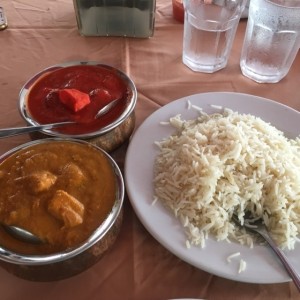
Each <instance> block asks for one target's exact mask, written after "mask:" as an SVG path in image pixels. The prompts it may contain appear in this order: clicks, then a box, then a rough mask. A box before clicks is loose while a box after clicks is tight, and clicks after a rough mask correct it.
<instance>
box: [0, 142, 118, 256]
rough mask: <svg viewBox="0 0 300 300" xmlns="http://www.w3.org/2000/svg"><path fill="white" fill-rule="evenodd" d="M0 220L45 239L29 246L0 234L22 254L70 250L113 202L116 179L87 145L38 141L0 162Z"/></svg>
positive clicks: (0, 240) (4, 243) (3, 242)
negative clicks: (41, 242)
mask: <svg viewBox="0 0 300 300" xmlns="http://www.w3.org/2000/svg"><path fill="white" fill-rule="evenodd" d="M0 190H1V193H0V221H1V222H2V223H5V224H9V225H16V226H19V227H21V228H24V229H26V230H28V231H30V232H32V233H34V234H35V235H37V236H38V237H40V238H41V239H42V240H44V241H45V243H43V244H37V245H35V244H29V243H25V242H21V241H19V240H17V239H16V238H13V237H12V236H10V235H9V234H8V233H7V232H5V230H3V229H1V230H0V244H1V245H2V246H5V247H7V248H9V249H12V250H14V251H18V252H22V253H27V254H47V253H53V252H57V251H61V250H65V249H68V248H70V247H73V246H76V245H78V244H79V243H81V242H82V241H84V240H85V239H87V238H88V237H89V236H90V234H91V233H92V232H93V231H94V230H95V229H96V228H97V227H98V226H99V225H100V224H101V223H102V222H103V220H104V219H105V218H106V216H107V215H108V213H109V212H110V211H111V209H112V207H113V204H114V201H115V194H116V192H115V190H116V180H115V174H114V170H113V167H112V166H111V163H110V161H109V159H108V158H107V157H106V155H105V154H103V153H102V152H100V151H99V150H97V149H96V148H94V147H93V146H91V145H88V144H82V143H74V142H68V141H54V142H43V143H41V144H35V145H32V146H29V147H27V148H24V149H22V150H20V151H18V152H16V153H15V154H13V155H12V156H10V157H8V158H7V159H5V160H4V161H3V162H2V163H1V164H0Z"/></svg>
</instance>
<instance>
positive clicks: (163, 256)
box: [0, 0, 300, 300]
mask: <svg viewBox="0 0 300 300" xmlns="http://www.w3.org/2000/svg"><path fill="white" fill-rule="evenodd" d="M0 6H2V7H4V10H5V13H6V15H7V18H8V22H9V27H8V28H7V29H6V30H4V31H2V32H0V51H1V56H0V95H1V99H0V110H1V113H2V116H1V118H0V127H13V126H22V125H25V123H24V121H23V120H22V119H21V117H20V115H19V112H18V94H19V91H20V88H21V87H22V85H23V84H24V83H25V82H26V81H27V80H28V79H29V78H30V77H31V76H33V75H34V74H35V73H36V72H39V71H40V70H42V69H43V68H46V67H48V66H51V65H53V64H57V63H61V62H65V61H74V60H96V61H100V62H102V63H106V64H110V65H113V66H115V67H117V68H120V69H121V70H123V71H124V72H126V73H127V74H128V75H129V76H130V77H131V78H132V79H133V81H134V82H135V84H136V86H137V90H138V102H137V106H136V116H137V124H136V127H138V126H139V125H140V124H141V123H142V122H143V120H144V119H145V118H146V117H147V116H149V115H150V114H151V113H152V112H154V111H155V110H157V109H158V108H160V107H161V106H162V105H164V104H167V103H168V102H170V101H173V100H175V99H178V98H181V97H183V96H187V95H191V94H195V93H202V92H211V91H230V92H241V93H248V94H253V95H258V96H262V97H266V98H269V99H273V100H275V101H278V102H281V103H284V104H287V105H289V106H291V107H293V108H295V109H298V110H300V95H299V86H300V55H299V54H298V56H297V58H296V61H295V62H294V64H293V66H292V69H291V70H290V72H289V74H288V76H287V77H286V78H285V79H283V80H282V81H281V82H280V83H277V84H257V83H255V82H253V81H251V80H249V79H247V78H245V77H243V75H242V74H241V72H240V68H239V57H240V51H241V45H242V41H243V37H244V31H245V25H246V20H242V21H241V22H240V24H239V28H238V31H237V35H236V39H235V42H234V45H233V49H232V52H231V56H230V60H229V63H228V66H227V67H226V68H225V69H223V70H221V71H219V72H217V73H215V74H201V73H194V72H192V71H191V70H189V69H188V68H186V67H185V66H184V65H183V64H182V62H181V53H182V33H183V25H182V24H180V23H178V22H177V21H175V20H174V19H173V17H172V7H171V0H158V2H157V9H156V23H155V33H154V36H153V37H151V38H149V39H133V38H122V37H82V36H80V35H79V33H78V30H77V25H76V20H75V14H74V8H73V3H72V0H44V1H40V0H30V1H27V0H2V1H0ZM287 122H288V120H287ZM26 141H29V137H28V136H19V137H13V138H8V139H3V140H0V154H1V153H3V152H5V151H7V150H8V149H10V148H12V147H14V146H16V145H19V144H21V143H23V142H26ZM125 154H126V146H125V145H124V146H122V147H121V148H119V149H118V150H117V151H115V152H114V153H113V154H112V155H113V157H114V158H115V159H116V161H117V162H118V164H119V165H120V166H121V167H123V163H124V158H125ZM0 192H1V191H0ZM212 259H213V257H212ZM180 297H181V298H183V297H186V298H192V297H194V298H197V297H198V298H205V299H300V297H299V294H298V292H297V290H296V288H295V287H294V285H293V284H292V283H282V284H270V285H260V284H247V283H239V282H234V281H231V280H227V279H223V278H220V277H218V276H214V275H211V274H208V273H206V272H204V271H202V270H199V269H196V268H194V267H193V266H190V265H189V264H187V263H185V262H183V261H181V260H180V259H179V258H177V257H175V256H174V255H173V254H171V253H170V252H169V251H168V250H166V249H165V248H163V247H162V246H161V245H160V244H159V243H158V242H157V241H156V240H155V239H154V238H153V237H152V236H151V235H150V234H149V233H148V232H147V231H146V230H145V228H144V227H143V225H142V224H141V223H140V221H139V220H138V218H137V217H136V215H135V213H134V211H133V209H132V207H131V205H130V202H129V200H128V199H127V198H126V199H125V218H124V224H123V227H122V230H121V233H120V235H119V238H118V240H117V242H116V243H115V245H114V247H113V249H112V250H111V251H110V252H109V253H107V255H106V256H105V257H104V258H103V259H102V260H101V261H99V262H98V263H97V264H96V265H95V266H94V267H92V268H90V269H89V270H87V271H85V272H83V273H82V274H80V275H77V276H75V277H73V278H70V279H66V280H63V281H59V282H51V283H35V282H28V281H25V280H22V279H19V278H17V277H14V276H13V275H11V274H9V273H7V272H6V271H4V270H2V269H0V299H3V300H8V299H9V300H11V299H22V300H26V299H30V300H34V299H43V300H50V299H51V300H52V299H55V300H64V299H74V300H77V299H91V300H94V299H113V300H114V299H151V300H155V299H170V298H180Z"/></svg>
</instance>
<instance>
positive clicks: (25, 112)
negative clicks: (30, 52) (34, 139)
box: [18, 61, 137, 139]
mask: <svg viewBox="0 0 300 300" xmlns="http://www.w3.org/2000/svg"><path fill="white" fill-rule="evenodd" d="M73 66H95V67H97V66H98V67H103V68H106V69H108V70H113V71H114V72H116V73H117V75H118V76H120V77H121V78H122V79H124V80H125V82H126V83H127V85H128V87H129V89H130V91H131V92H132V95H131V97H130V100H129V104H128V105H127V106H126V108H125V109H124V111H123V112H122V114H121V115H120V116H119V117H118V118H117V119H116V120H115V121H113V122H112V123H110V124H108V125H106V126H104V127H102V128H100V129H99V130H96V131H92V132H87V133H81V134H65V133H60V132H58V131H52V130H50V129H43V130H41V132H43V133H45V134H47V135H48V136H53V137H61V138H80V139H90V138H93V137H97V136H100V135H103V134H105V133H107V132H109V131H111V130H113V129H114V128H116V127H117V126H119V125H120V124H121V123H123V122H124V121H125V120H126V119H127V118H128V117H129V115H130V114H131V113H132V112H133V110H134V108H135V106H136V102H137V89H136V86H135V84H134V82H133V81H132V80H131V78H130V77H129V76H128V75H127V74H125V73H124V72H123V71H121V70H120V69H117V68H115V67H113V66H111V65H108V64H103V63H101V62H98V61H69V62H63V63H59V64H56V65H52V66H50V67H47V68H45V69H43V70H42V71H40V72H38V73H36V74H35V75H33V76H32V77H31V78H30V79H29V80H27V81H26V82H25V84H24V85H23V87H22V88H21V90H20V92H19V106H18V109H19V113H20V114H21V116H22V118H23V119H24V120H25V121H26V123H27V124H28V125H33V126H37V125H41V124H40V123H39V122H37V121H36V120H34V118H32V116H31V115H30V112H29V109H28V106H27V95H28V93H29V91H30V88H31V87H32V86H33V85H34V83H35V82H36V81H37V80H38V79H40V78H41V77H42V76H45V75H47V74H49V73H51V72H53V71H56V70H59V69H62V68H67V67H73Z"/></svg>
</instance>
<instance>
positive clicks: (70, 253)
mask: <svg viewBox="0 0 300 300" xmlns="http://www.w3.org/2000/svg"><path fill="white" fill-rule="evenodd" d="M52 142H69V143H77V144H83V145H88V146H90V147H92V148H95V149H96V150H98V151H100V152H102V153H103V154H104V155H105V156H106V158H107V159H108V161H109V162H110V164H111V166H112V168H113V171H114V174H115V178H116V183H117V191H116V199H115V203H114V205H113V207H112V209H111V211H110V212H109V214H108V216H107V217H106V219H105V220H104V221H103V222H102V223H101V224H100V225H99V226H98V227H97V229H96V230H95V231H94V232H93V233H92V234H91V235H90V236H89V238H88V239H86V240H85V241H84V242H82V243H81V244H80V245H79V246H77V247H75V248H71V249H70V250H65V251H62V252H57V253H53V254H46V255H29V254H22V253H18V252H15V251H12V250H10V249H7V248H5V247H3V246H1V245H0V260H2V261H5V262H8V263H13V264H20V265H46V264H51V263H57V262H61V261H65V260H67V259H70V258H73V257H74V256H77V255H79V254H81V253H82V252H84V251H85V250H87V249H89V248H91V247H92V246H93V245H95V244H96V243H97V242H98V241H99V240H101V239H102V238H103V237H104V236H105V235H106V233H107V232H108V231H109V230H110V228H111V227H112V226H113V225H114V223H115V221H116V220H117V218H118V216H119V214H120V212H121V209H122V206H123V202H124V196H125V186H124V179H123V175H122V173H121V170H120V168H119V167H118V165H117V163H116V162H115V161H114V159H113V158H112V157H111V156H110V155H109V154H108V153H107V152H106V151H104V150H103V149H101V148H100V147H98V146H96V145H94V144H92V143H89V142H87V141H83V140H78V139H72V138H47V139H40V140H34V141H30V142H28V143H25V144H21V145H19V146H17V147H15V148H13V149H11V150H9V151H7V152H5V153H4V154H2V155H1V156H0V163H1V162H2V161H4V160H5V159H7V158H8V157H10V156H11V155H12V154H15V153H17V152H18V151H20V150H23V149H26V148H28V147H31V146H34V145H37V144H41V143H52Z"/></svg>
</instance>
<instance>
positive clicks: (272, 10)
mask: <svg viewBox="0 0 300 300" xmlns="http://www.w3.org/2000/svg"><path fill="white" fill-rule="evenodd" d="M299 47H300V1H299V0H251V2H250V7H249V16H248V24H247V29H246V35H245V40H244V45H243V49H242V55H241V61H240V66H241V70H242V73H243V75H245V76H246V77H249V78H250V79H252V80H254V81H256V82H259V83H275V82H278V81H280V80H281V79H282V78H284V77H285V76H286V75H287V73H288V72H289V70H290V68H291V66H292V64H293V61H294V59H295V57H296V55H297V53H298V50H299Z"/></svg>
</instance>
